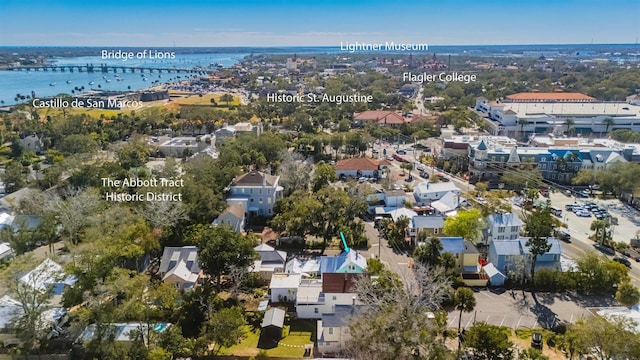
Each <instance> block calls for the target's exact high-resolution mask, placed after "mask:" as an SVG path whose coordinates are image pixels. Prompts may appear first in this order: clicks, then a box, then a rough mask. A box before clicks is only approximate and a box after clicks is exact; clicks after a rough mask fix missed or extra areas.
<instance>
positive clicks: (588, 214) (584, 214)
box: [576, 210, 591, 217]
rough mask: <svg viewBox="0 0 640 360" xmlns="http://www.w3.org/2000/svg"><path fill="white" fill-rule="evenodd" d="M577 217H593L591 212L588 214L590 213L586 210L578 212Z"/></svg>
mask: <svg viewBox="0 0 640 360" xmlns="http://www.w3.org/2000/svg"><path fill="white" fill-rule="evenodd" d="M576 215H577V216H580V217H591V213H590V212H588V211H585V210H583V211H577V212H576Z"/></svg>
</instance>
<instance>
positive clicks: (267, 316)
mask: <svg viewBox="0 0 640 360" xmlns="http://www.w3.org/2000/svg"><path fill="white" fill-rule="evenodd" d="M284 315H285V312H284V310H282V309H277V308H271V309H269V310H267V311H265V313H264V318H263V319H262V326H261V327H262V330H261V335H264V336H267V337H269V338H271V339H275V340H280V338H281V337H282V328H283V327H284Z"/></svg>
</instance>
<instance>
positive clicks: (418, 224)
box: [411, 216, 444, 229]
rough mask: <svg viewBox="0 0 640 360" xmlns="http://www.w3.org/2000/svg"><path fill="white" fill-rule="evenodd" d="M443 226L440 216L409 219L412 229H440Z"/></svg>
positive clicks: (442, 219)
mask: <svg viewBox="0 0 640 360" xmlns="http://www.w3.org/2000/svg"><path fill="white" fill-rule="evenodd" d="M443 226H444V218H443V217H442V216H414V217H413V218H412V219H411V227H412V228H414V229H442V227H443Z"/></svg>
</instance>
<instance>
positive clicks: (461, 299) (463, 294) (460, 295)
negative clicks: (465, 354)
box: [453, 287, 476, 354]
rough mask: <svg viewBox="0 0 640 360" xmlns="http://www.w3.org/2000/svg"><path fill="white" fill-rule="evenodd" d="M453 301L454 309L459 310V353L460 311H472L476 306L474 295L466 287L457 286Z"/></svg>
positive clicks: (459, 333)
mask: <svg viewBox="0 0 640 360" xmlns="http://www.w3.org/2000/svg"><path fill="white" fill-rule="evenodd" d="M453 303H454V305H455V307H456V310H460V315H459V316H458V354H460V345H461V342H462V339H461V336H462V333H461V332H460V330H461V327H462V312H472V311H473V309H474V308H475V307H476V297H475V295H474V294H473V290H471V289H469V288H468V287H459V288H458V289H457V290H456V292H455V293H454V295H453Z"/></svg>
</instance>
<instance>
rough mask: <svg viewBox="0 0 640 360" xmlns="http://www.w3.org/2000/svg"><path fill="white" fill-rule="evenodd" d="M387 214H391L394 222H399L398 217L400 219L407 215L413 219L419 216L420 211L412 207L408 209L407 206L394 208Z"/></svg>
mask: <svg viewBox="0 0 640 360" xmlns="http://www.w3.org/2000/svg"><path fill="white" fill-rule="evenodd" d="M387 215H389V216H390V217H391V220H393V222H397V221H398V219H400V218H401V217H406V218H408V219H409V220H411V219H413V218H414V217H416V216H418V213H417V212H415V211H413V210H411V209H407V208H405V207H401V208H399V209H394V210H391V211H389V212H388V213H387Z"/></svg>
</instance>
